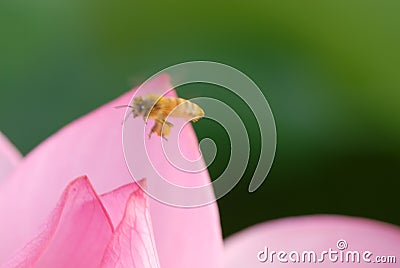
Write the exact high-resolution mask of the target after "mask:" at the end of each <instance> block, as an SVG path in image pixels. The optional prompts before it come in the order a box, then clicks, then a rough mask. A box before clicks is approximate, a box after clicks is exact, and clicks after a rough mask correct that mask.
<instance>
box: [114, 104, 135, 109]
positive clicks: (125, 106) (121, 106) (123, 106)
mask: <svg viewBox="0 0 400 268" xmlns="http://www.w3.org/2000/svg"><path fill="white" fill-rule="evenodd" d="M120 108H132V109H133V106H132V105H126V104H125V105H118V106H115V107H114V109H120Z"/></svg>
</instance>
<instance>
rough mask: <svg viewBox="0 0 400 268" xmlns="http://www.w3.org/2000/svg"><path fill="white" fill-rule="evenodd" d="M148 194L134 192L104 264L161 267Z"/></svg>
mask: <svg viewBox="0 0 400 268" xmlns="http://www.w3.org/2000/svg"><path fill="white" fill-rule="evenodd" d="M152 230H153V228H152V226H151V219H150V214H149V210H148V204H147V198H146V195H145V193H144V192H143V191H142V190H141V189H139V190H137V191H135V192H133V193H132V194H131V196H130V197H129V200H128V203H127V205H126V208H125V213H124V216H123V219H122V221H121V223H120V224H119V225H118V227H117V229H116V231H115V233H114V235H113V238H112V240H111V241H110V243H109V244H108V246H107V249H106V251H105V254H104V256H103V259H102V262H101V266H102V267H132V268H156V267H160V264H159V261H158V257H157V250H156V248H155V241H154V235H153V232H152Z"/></svg>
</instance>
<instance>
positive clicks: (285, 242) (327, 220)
mask: <svg viewBox="0 0 400 268" xmlns="http://www.w3.org/2000/svg"><path fill="white" fill-rule="evenodd" d="M340 239H344V240H345V241H346V242H347V245H348V248H347V249H346V250H349V251H355V250H358V251H360V252H362V251H365V250H369V251H371V252H373V254H374V255H373V256H378V255H380V256H392V255H393V256H396V257H397V262H399V261H400V254H399V249H400V228H399V227H398V226H394V225H391V224H387V223H383V222H379V221H374V220H369V219H363V218H355V217H348V216H333V215H318V216H301V217H293V218H286V219H280V220H274V221H271V222H266V223H262V224H258V225H256V226H253V227H250V228H248V229H246V230H243V231H241V232H239V233H237V234H234V235H233V236H231V237H229V238H228V239H226V241H225V255H224V256H225V258H224V267H227V268H228V267H230V268H235V267H249V268H253V267H254V268H255V267H266V266H268V267H288V265H289V266H290V265H293V266H296V267H301V268H303V267H310V263H296V264H290V263H280V262H279V261H278V260H277V259H276V256H275V261H274V262H273V263H271V262H270V261H269V260H267V262H265V263H262V262H260V261H259V260H258V259H257V254H258V253H259V252H260V251H265V247H268V250H269V252H271V251H273V250H274V251H277V252H279V251H281V250H283V251H286V252H287V253H289V252H290V251H294V250H296V251H298V252H302V251H305V250H309V251H311V250H313V251H315V252H322V251H324V250H329V248H332V249H333V250H337V251H339V249H338V248H337V245H336V243H337V241H338V240H340ZM286 258H287V257H286ZM370 265H372V266H373V267H389V266H390V264H387V263H386V264H382V263H381V264H378V263H373V264H371V263H364V264H363V263H360V264H358V263H356V264H354V263H341V262H340V261H337V262H336V263H333V262H330V261H328V260H325V261H324V262H323V267H356V266H357V267H358V266H360V267H364V266H368V267H369V266H370ZM317 266H318V265H317ZM290 267H291V266H290ZM390 267H391V266H390ZM393 267H394V266H393Z"/></svg>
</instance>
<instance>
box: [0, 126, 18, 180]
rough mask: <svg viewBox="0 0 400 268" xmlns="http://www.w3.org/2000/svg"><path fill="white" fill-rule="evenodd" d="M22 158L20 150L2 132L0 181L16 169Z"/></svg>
mask: <svg viewBox="0 0 400 268" xmlns="http://www.w3.org/2000/svg"><path fill="white" fill-rule="evenodd" d="M21 159H22V156H21V154H20V153H19V152H18V150H17V149H15V147H14V146H13V145H12V144H11V143H10V142H9V141H8V139H7V138H6V137H5V136H4V135H3V134H2V133H1V132H0V182H1V181H2V180H4V179H5V178H6V177H7V175H9V174H10V173H11V172H12V171H13V170H14V169H15V167H16V166H17V164H18V163H19V162H20V161H21Z"/></svg>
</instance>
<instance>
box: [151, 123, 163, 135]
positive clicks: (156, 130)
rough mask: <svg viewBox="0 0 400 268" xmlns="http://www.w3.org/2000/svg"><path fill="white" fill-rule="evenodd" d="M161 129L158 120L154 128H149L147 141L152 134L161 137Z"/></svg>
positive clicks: (161, 125) (161, 124)
mask: <svg viewBox="0 0 400 268" xmlns="http://www.w3.org/2000/svg"><path fill="white" fill-rule="evenodd" d="M162 127H163V123H162V122H160V121H159V120H156V121H155V123H154V126H153V127H152V128H151V131H150V133H149V139H150V138H151V135H152V134H153V133H157V135H158V136H161V131H162Z"/></svg>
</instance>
